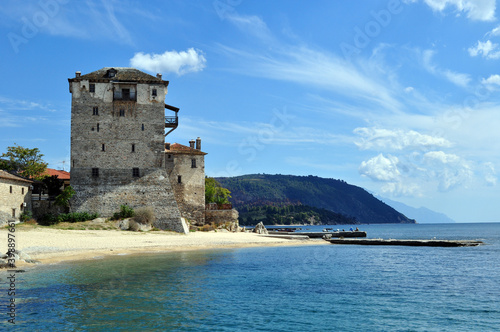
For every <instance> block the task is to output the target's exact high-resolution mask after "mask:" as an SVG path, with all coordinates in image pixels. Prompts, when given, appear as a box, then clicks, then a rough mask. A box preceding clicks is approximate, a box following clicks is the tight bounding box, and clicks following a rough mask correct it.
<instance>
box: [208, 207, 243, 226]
mask: <svg viewBox="0 0 500 332" xmlns="http://www.w3.org/2000/svg"><path fill="white" fill-rule="evenodd" d="M238 216H239V213H238V211H236V210H235V209H232V210H206V211H205V223H207V224H211V223H215V224H217V225H220V224H225V223H233V222H235V223H238Z"/></svg>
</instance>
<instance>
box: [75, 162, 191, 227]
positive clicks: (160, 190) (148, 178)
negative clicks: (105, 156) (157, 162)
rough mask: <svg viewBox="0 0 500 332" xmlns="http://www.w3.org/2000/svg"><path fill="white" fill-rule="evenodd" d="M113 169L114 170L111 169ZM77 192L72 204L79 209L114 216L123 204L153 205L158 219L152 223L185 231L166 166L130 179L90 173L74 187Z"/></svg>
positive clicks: (133, 206) (132, 205)
mask: <svg viewBox="0 0 500 332" xmlns="http://www.w3.org/2000/svg"><path fill="white" fill-rule="evenodd" d="M110 172H111V173H113V172H114V170H110ZM73 189H75V191H76V194H75V196H74V197H73V199H72V206H74V207H75V210H76V211H81V212H83V211H87V212H97V213H99V215H100V216H101V217H111V216H112V215H113V213H115V212H118V211H120V205H128V206H130V207H132V208H133V209H137V208H141V207H150V208H152V209H153V211H154V214H155V219H156V221H155V222H154V223H153V226H155V227H157V228H159V229H164V230H172V231H176V232H184V228H183V227H182V223H181V215H180V212H179V208H178V206H177V203H176V201H175V199H174V194H173V191H172V188H171V186H170V181H169V180H168V175H167V173H166V171H165V170H162V169H160V170H154V171H151V172H149V173H147V174H144V175H143V176H141V177H140V178H136V179H135V180H134V181H130V182H128V183H121V182H120V181H119V177H117V178H115V179H114V180H110V179H108V180H106V181H103V182H99V180H95V179H92V178H91V177H89V181H88V182H84V183H80V184H78V185H76V186H75V187H73Z"/></svg>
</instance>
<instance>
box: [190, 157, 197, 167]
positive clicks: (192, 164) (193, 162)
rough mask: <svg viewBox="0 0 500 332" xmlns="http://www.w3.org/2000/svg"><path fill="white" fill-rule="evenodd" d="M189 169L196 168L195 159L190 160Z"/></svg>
mask: <svg viewBox="0 0 500 332" xmlns="http://www.w3.org/2000/svg"><path fill="white" fill-rule="evenodd" d="M191 168H196V159H191Z"/></svg>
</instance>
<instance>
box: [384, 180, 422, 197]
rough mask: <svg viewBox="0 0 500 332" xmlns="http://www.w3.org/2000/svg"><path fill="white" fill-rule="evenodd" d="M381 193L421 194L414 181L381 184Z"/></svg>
mask: <svg viewBox="0 0 500 332" xmlns="http://www.w3.org/2000/svg"><path fill="white" fill-rule="evenodd" d="M381 190H382V193H384V194H391V195H393V196H422V194H421V188H420V186H419V185H418V184H416V183H410V182H405V183H402V182H388V183H384V184H383V185H382V188H381Z"/></svg>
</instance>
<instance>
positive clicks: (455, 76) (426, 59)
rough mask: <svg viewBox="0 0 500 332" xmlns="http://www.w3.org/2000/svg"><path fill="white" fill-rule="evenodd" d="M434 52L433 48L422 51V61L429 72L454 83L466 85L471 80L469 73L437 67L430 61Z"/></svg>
mask: <svg viewBox="0 0 500 332" xmlns="http://www.w3.org/2000/svg"><path fill="white" fill-rule="evenodd" d="M435 54H436V52H435V51H433V50H425V51H423V52H422V63H423V66H424V68H425V69H426V70H427V71H428V72H430V73H431V74H433V75H436V76H441V77H443V78H445V79H447V80H448V81H450V82H451V83H453V84H455V85H458V86H461V87H467V85H468V84H469V82H470V80H471V79H470V77H469V75H467V74H463V73H457V72H454V71H451V70H449V69H442V68H439V67H438V66H436V65H435V64H434V63H433V62H432V58H433V57H434V55H435Z"/></svg>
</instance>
